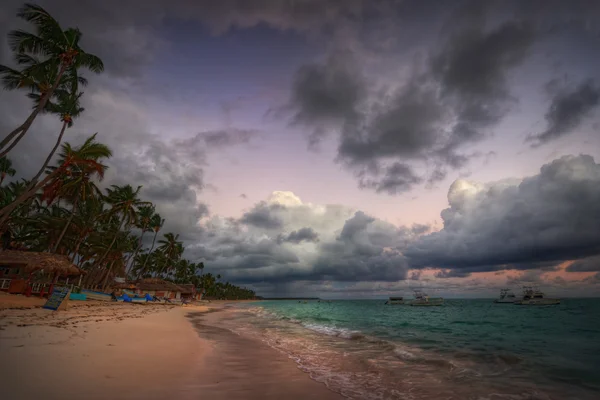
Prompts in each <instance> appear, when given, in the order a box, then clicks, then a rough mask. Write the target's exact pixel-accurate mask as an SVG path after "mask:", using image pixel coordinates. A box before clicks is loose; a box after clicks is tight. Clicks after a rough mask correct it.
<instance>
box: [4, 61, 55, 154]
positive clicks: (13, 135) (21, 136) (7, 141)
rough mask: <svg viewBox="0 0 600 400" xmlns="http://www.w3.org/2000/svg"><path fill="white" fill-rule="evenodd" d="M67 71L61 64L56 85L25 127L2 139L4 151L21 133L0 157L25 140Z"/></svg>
mask: <svg viewBox="0 0 600 400" xmlns="http://www.w3.org/2000/svg"><path fill="white" fill-rule="evenodd" d="M66 70H67V66H66V65H65V64H61V65H60V71H58V75H57V76H56V79H55V80H54V84H53V85H52V87H51V88H50V90H49V91H48V92H46V93H45V94H44V95H43V96H42V98H41V99H40V103H39V104H38V106H37V107H36V108H35V110H33V112H32V113H31V115H29V117H28V118H27V119H26V120H25V122H24V123H23V125H21V126H19V127H18V128H17V129H15V130H14V131H12V132H11V133H9V134H8V135H7V136H6V137H5V138H4V139H2V141H1V142H0V149H4V148H5V147H6V146H7V145H8V143H9V142H10V141H11V140H12V139H13V138H14V137H15V136H17V134H18V133H21V134H20V135H19V137H18V138H17V139H15V140H14V142H13V143H12V145H11V147H10V148H9V149H7V150H4V151H3V152H2V153H1V154H0V157H2V156H4V155H6V154H7V153H8V152H9V151H10V150H11V149H12V148H13V147H15V145H16V144H17V143H18V142H19V141H20V140H21V139H22V138H23V136H24V135H25V133H27V130H28V129H29V128H30V127H31V124H33V121H34V120H35V117H37V115H38V114H39V113H40V111H42V110H43V109H44V107H46V103H48V100H49V99H50V97H51V96H52V94H53V93H54V90H56V88H57V87H58V85H59V84H60V80H61V78H62V76H63V74H64V73H65V71H66Z"/></svg>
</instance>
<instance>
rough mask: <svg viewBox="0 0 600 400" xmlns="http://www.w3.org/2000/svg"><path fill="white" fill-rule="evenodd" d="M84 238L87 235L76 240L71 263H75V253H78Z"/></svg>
mask: <svg viewBox="0 0 600 400" xmlns="http://www.w3.org/2000/svg"><path fill="white" fill-rule="evenodd" d="M86 236H87V234H84V235H81V237H80V238H79V240H77V245H75V250H73V257H72V258H71V262H74V261H75V257H76V256H77V253H78V252H79V247H81V244H82V243H83V241H84V240H85V238H86Z"/></svg>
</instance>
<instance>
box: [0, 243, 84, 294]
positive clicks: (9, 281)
mask: <svg viewBox="0 0 600 400" xmlns="http://www.w3.org/2000/svg"><path fill="white" fill-rule="evenodd" d="M37 271H43V272H44V273H47V274H49V275H50V276H52V278H51V280H50V281H49V282H43V281H42V282H39V281H38V282H32V275H33V273H34V272H37ZM84 273H85V271H83V270H81V269H79V268H77V267H76V266H75V265H73V264H72V263H71V262H70V261H69V259H68V258H67V257H66V256H63V255H59V254H52V253H41V252H33V251H17V250H2V251H0V290H2V291H6V292H9V293H26V294H31V293H40V294H41V295H43V294H44V292H45V288H48V291H47V292H48V293H50V292H51V291H52V286H53V285H54V284H55V283H56V282H57V281H58V279H59V278H61V277H63V278H66V279H67V282H68V279H69V278H70V277H75V276H80V275H82V274H84ZM30 284H31V285H30Z"/></svg>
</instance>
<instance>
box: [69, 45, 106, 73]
mask: <svg viewBox="0 0 600 400" xmlns="http://www.w3.org/2000/svg"><path fill="white" fill-rule="evenodd" d="M75 67H76V68H81V67H85V68H87V69H89V70H90V71H92V72H94V73H97V74H99V73H100V72H102V71H104V63H103V62H102V60H101V59H100V58H99V57H97V56H95V55H93V54H89V53H86V52H85V51H83V50H80V52H79V54H78V55H77V57H76V61H75Z"/></svg>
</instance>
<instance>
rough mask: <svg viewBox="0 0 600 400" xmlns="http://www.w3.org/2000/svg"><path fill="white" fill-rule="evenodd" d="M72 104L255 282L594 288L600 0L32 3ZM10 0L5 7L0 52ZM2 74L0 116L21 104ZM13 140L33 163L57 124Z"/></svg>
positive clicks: (287, 288) (210, 251)
mask: <svg viewBox="0 0 600 400" xmlns="http://www.w3.org/2000/svg"><path fill="white" fill-rule="evenodd" d="M39 4H40V5H41V6H43V7H45V8H46V9H47V10H48V11H49V12H50V13H51V14H52V15H54V16H55V18H56V19H57V20H58V21H59V22H60V23H61V24H62V25H63V26H64V27H78V28H80V29H81V31H82V32H83V39H82V42H81V45H82V47H83V48H84V49H85V50H86V51H87V52H90V53H93V54H96V55H98V56H100V57H101V58H102V59H103V61H104V64H105V72H104V73H103V74H101V75H97V76H96V75H94V74H92V73H91V72H89V71H88V72H84V73H83V74H84V75H85V76H86V77H87V78H88V79H89V81H90V84H89V86H88V87H86V88H85V90H84V96H83V100H82V103H83V106H84V107H85V109H86V111H85V113H84V114H83V115H82V116H81V117H80V118H78V119H77V120H76V121H75V125H74V126H73V127H72V128H71V129H69V130H68V131H67V133H66V135H65V140H66V141H68V142H70V143H73V144H78V143H81V142H82V141H83V140H84V139H85V138H86V137H89V136H90V135H91V134H93V133H96V132H98V139H99V140H100V141H102V142H104V143H106V144H108V145H109V146H110V147H111V148H112V149H113V152H114V156H113V157H112V158H111V159H110V160H109V162H108V163H107V164H108V165H109V170H108V172H107V174H106V177H105V179H104V180H103V182H102V185H103V186H110V185H113V184H117V185H120V184H127V183H129V184H132V185H142V186H143V188H142V192H141V194H142V195H141V196H142V198H143V199H145V200H148V201H152V202H153V203H154V204H155V205H156V207H157V211H158V212H159V213H160V214H161V215H162V216H163V217H164V218H165V220H166V224H165V227H164V228H163V232H175V233H179V234H180V237H181V238H182V239H183V240H184V243H185V246H186V251H185V254H184V256H185V257H186V258H188V259H190V260H192V261H203V262H204V263H205V265H206V268H205V272H211V273H213V274H215V275H216V274H221V275H222V276H223V278H224V279H226V280H229V281H231V282H234V283H236V284H240V285H243V286H246V287H249V288H253V289H255V290H256V291H257V293H258V294H261V295H264V296H301V295H302V296H305V295H311V296H320V297H323V298H383V297H387V296H390V295H409V294H410V292H411V290H412V289H417V288H420V289H424V290H425V291H426V292H428V293H429V294H430V295H442V296H447V297H491V296H495V295H496V294H497V293H498V292H499V289H500V288H502V287H510V288H513V289H515V290H519V288H520V286H522V285H525V284H534V285H538V286H539V287H540V288H542V289H543V290H545V291H546V292H547V293H548V294H553V295H560V296H594V295H598V294H600V291H599V289H600V164H599V162H600V123H599V120H598V117H599V116H600V111H599V109H600V107H599V105H600V52H599V51H598V49H600V3H598V2H596V1H583V0H582V1H569V2H565V1H552V0H547V1H536V0H530V1H454V2H448V1H435V0H428V1H409V0H404V1H402V0H329V1H328V0H278V1H275V0H255V1H254V0H253V1H250V0H248V1H247V0H218V1H213V0H197V1H191V0H187V1H186V0H169V1H165V0H148V1H145V2H144V7H140V3H139V2H137V1H127V0H120V1H116V0H105V1H102V2H97V1H92V0H55V1H39ZM19 6H21V2H20V1H15V0H5V1H3V3H2V6H1V7H0V35H1V36H2V37H3V38H4V39H3V40H2V41H1V42H0V64H7V65H11V66H12V65H14V62H13V59H12V55H11V53H10V51H9V49H8V45H7V42H6V33H7V32H8V31H10V30H12V29H21V28H25V29H27V24H26V23H24V22H23V21H21V20H19V19H18V18H16V17H15V14H16V11H17V9H18V7H19ZM29 101H30V100H28V99H27V98H26V97H25V95H24V93H22V92H7V91H2V92H0V131H4V132H9V131H10V130H11V129H13V128H14V127H15V126H18V124H19V123H20V122H21V121H23V120H24V119H25V118H26V116H27V115H28V113H29V109H30V107H31V104H30V103H29ZM60 126H61V123H60V121H59V120H58V119H56V118H52V117H49V116H44V117H41V118H38V120H36V122H35V124H34V126H33V127H32V129H31V131H30V132H29V133H28V134H27V136H26V138H25V139H24V140H23V141H22V143H20V144H19V145H18V146H17V147H15V150H14V151H13V152H11V154H10V157H11V158H12V160H13V163H14V164H15V167H16V168H17V170H18V176H17V177H15V179H16V178H18V177H31V176H33V175H34V174H35V172H36V171H37V169H39V167H40V166H41V163H42V162H43V159H44V158H45V155H46V154H47V153H49V151H50V149H51V148H52V146H53V144H54V141H55V140H56V137H57V135H58V132H59V130H60Z"/></svg>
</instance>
